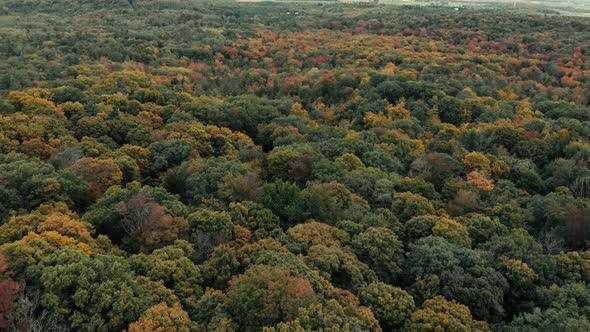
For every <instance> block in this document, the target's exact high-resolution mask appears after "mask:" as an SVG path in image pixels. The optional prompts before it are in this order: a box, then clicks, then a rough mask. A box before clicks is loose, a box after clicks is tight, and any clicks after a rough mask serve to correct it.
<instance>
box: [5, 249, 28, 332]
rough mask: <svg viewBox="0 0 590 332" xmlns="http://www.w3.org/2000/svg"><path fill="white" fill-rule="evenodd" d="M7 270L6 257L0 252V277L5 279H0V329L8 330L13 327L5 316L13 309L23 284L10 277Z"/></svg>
mask: <svg viewBox="0 0 590 332" xmlns="http://www.w3.org/2000/svg"><path fill="white" fill-rule="evenodd" d="M7 271H8V259H6V257H4V256H3V255H2V254H0V278H2V276H4V277H6V279H4V280H2V281H0V330H10V329H12V328H13V326H12V322H10V321H9V320H8V319H7V318H8V315H10V313H11V312H12V311H13V310H14V303H15V302H16V300H17V299H18V295H19V293H20V292H21V291H22V290H23V288H24V285H23V284H21V283H18V282H16V281H14V280H12V278H10V273H9V272H7Z"/></svg>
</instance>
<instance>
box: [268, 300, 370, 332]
mask: <svg viewBox="0 0 590 332" xmlns="http://www.w3.org/2000/svg"><path fill="white" fill-rule="evenodd" d="M264 331H265V332H289V331H350V332H361V331H368V332H377V331H381V328H380V327H379V322H378V321H377V320H376V319H375V317H374V316H373V313H372V312H371V310H369V309H367V308H363V307H356V306H343V305H341V304H340V303H338V301H337V300H327V301H326V302H325V303H318V304H313V305H311V306H309V307H307V308H301V309H299V311H298V313H297V316H296V317H295V319H294V320H292V321H290V322H286V323H280V324H278V325H277V326H276V327H268V328H265V330H264Z"/></svg>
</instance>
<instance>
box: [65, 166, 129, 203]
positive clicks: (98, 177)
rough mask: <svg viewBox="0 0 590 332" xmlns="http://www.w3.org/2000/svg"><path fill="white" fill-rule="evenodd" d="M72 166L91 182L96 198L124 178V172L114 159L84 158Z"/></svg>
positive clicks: (93, 196)
mask: <svg viewBox="0 0 590 332" xmlns="http://www.w3.org/2000/svg"><path fill="white" fill-rule="evenodd" d="M71 167H72V169H73V170H74V171H75V172H76V173H77V174H78V175H80V176H81V177H82V178H84V180H86V181H87V182H88V183H89V184H90V188H91V189H92V198H93V199H94V200H96V199H98V198H99V197H100V196H101V195H102V194H103V193H104V192H105V191H106V190H107V189H108V188H109V187H111V186H114V185H116V184H119V183H121V180H122V179H123V173H122V172H121V170H120V169H119V167H118V166H117V164H116V163H115V162H114V161H113V160H112V159H97V158H82V159H80V160H78V161H77V162H76V163H75V164H74V165H72V166H71Z"/></svg>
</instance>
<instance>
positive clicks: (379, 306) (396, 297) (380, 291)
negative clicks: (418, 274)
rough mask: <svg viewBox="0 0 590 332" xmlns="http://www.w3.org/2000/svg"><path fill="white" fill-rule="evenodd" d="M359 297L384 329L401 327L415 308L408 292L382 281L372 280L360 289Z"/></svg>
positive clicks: (389, 329)
mask: <svg viewBox="0 0 590 332" xmlns="http://www.w3.org/2000/svg"><path fill="white" fill-rule="evenodd" d="M359 299H360V300H361V303H362V304H363V305H365V306H367V307H369V308H371V311H373V313H374V314H375V318H377V320H379V323H380V324H381V326H382V327H383V330H386V331H391V330H396V329H399V328H400V327H402V326H403V325H404V324H405V322H406V321H407V320H408V319H409V318H410V316H411V315H412V313H413V312H414V311H415V310H416V305H415V304H414V299H413V298H412V296H411V295H410V294H408V293H407V292H406V291H404V290H403V289H401V288H397V287H393V286H391V285H388V284H386V283H383V282H374V283H371V284H369V285H368V286H367V287H366V288H363V289H361V291H360V292H359Z"/></svg>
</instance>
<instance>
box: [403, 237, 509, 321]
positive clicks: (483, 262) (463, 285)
mask: <svg viewBox="0 0 590 332" xmlns="http://www.w3.org/2000/svg"><path fill="white" fill-rule="evenodd" d="M406 266H407V272H408V273H409V274H410V275H409V276H410V277H411V279H413V280H416V282H415V283H414V285H413V288H414V289H415V290H416V292H417V295H419V296H422V297H424V296H426V295H429V293H434V295H439V294H440V295H443V296H444V297H446V298H448V299H451V300H455V301H458V302H460V303H462V304H465V305H467V306H468V307H469V308H470V309H471V310H472V311H473V314H474V316H475V317H476V318H479V319H485V320H486V321H498V320H500V319H501V318H502V317H503V315H504V307H503V304H504V294H505V292H506V291H507V289H508V283H507V281H506V279H505V278H504V277H503V276H502V275H501V274H500V273H499V272H497V271H496V270H495V269H494V265H493V260H492V256H491V255H490V254H489V253H488V252H485V251H481V250H471V249H467V248H464V247H460V246H457V245H455V244H451V243H449V242H448V241H446V240H444V239H442V238H439V237H427V238H423V239H420V240H418V241H417V242H416V244H415V245H413V246H412V253H411V255H410V256H409V257H408V259H407V264H406ZM433 277H434V278H433ZM426 280H432V283H431V284H430V285H428V284H426V285H425V284H424V281H426ZM425 286H427V288H425Z"/></svg>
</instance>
